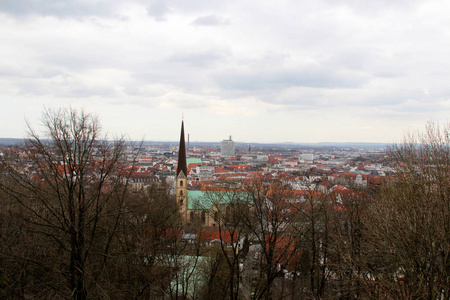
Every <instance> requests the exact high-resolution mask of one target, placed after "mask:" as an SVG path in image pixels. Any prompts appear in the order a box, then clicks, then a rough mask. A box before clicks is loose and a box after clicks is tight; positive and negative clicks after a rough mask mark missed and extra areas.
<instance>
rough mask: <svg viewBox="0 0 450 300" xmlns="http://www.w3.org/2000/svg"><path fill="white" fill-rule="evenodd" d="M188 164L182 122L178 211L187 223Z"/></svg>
mask: <svg viewBox="0 0 450 300" xmlns="http://www.w3.org/2000/svg"><path fill="white" fill-rule="evenodd" d="M187 175H188V174H187V163H186V145H185V142H184V121H181V136H180V146H179V148H178V167H177V176H176V180H177V189H176V198H177V204H178V209H179V211H180V214H181V220H182V222H183V223H184V224H186V223H187V221H188V218H187Z"/></svg>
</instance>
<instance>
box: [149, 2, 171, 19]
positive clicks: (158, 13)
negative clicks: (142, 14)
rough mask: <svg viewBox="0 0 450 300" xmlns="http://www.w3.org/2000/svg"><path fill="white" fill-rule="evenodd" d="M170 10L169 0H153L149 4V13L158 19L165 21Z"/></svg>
mask: <svg viewBox="0 0 450 300" xmlns="http://www.w3.org/2000/svg"><path fill="white" fill-rule="evenodd" d="M170 11H171V10H170V8H169V7H168V6H167V2H166V1H162V0H157V1H153V2H152V3H151V4H150V5H148V6H147V15H149V16H151V17H154V18H155V20H157V21H165V20H166V15H167V14H168V13H169V12H170Z"/></svg>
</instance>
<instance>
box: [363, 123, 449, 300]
mask: <svg viewBox="0 0 450 300" xmlns="http://www.w3.org/2000/svg"><path fill="white" fill-rule="evenodd" d="M391 155H392V159H393V160H394V161H395V162H396V163H397V166H398V167H397V176H396V180H395V181H391V182H390V183H389V184H387V185H386V186H385V187H384V188H382V189H381V190H380V192H379V194H378V196H377V198H376V200H375V201H373V205H372V206H371V211H370V213H371V220H370V221H371V222H370V223H369V225H370V230H371V231H370V234H371V235H370V236H369V238H370V239H371V241H372V243H373V248H372V251H373V258H374V259H373V260H372V262H371V274H372V276H373V278H374V282H375V284H374V285H375V289H376V291H377V292H378V293H379V294H381V295H382V296H386V295H389V296H390V297H405V298H406V297H408V298H424V299H448V298H449V297H450V289H449V287H450V234H449V233H450V201H449V195H450V184H449V182H450V126H449V125H447V126H445V127H439V126H438V125H437V124H433V123H429V124H428V125H427V127H426V131H425V133H417V134H411V135H408V136H407V137H406V138H405V142H404V143H402V144H399V145H394V146H393V147H392V149H391ZM377 257H382V258H383V259H382V260H380V259H376V258H377Z"/></svg>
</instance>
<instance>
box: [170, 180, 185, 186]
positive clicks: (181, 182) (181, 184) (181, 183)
mask: <svg viewBox="0 0 450 300" xmlns="http://www.w3.org/2000/svg"><path fill="white" fill-rule="evenodd" d="M172 182H173V181H172ZM180 186H183V180H180Z"/></svg>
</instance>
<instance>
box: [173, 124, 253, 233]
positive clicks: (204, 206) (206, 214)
mask: <svg viewBox="0 0 450 300" xmlns="http://www.w3.org/2000/svg"><path fill="white" fill-rule="evenodd" d="M187 170H188V165H187V159H186V143H185V139H184V121H182V122H181V135H180V145H179V148H178V167H177V172H176V200H177V205H178V207H179V212H180V215H181V218H182V222H183V224H200V225H202V226H205V227H217V226H218V225H219V222H220V221H221V220H222V221H223V222H224V221H225V220H227V219H229V218H230V216H231V210H232V206H233V205H231V204H236V203H242V201H245V203H249V202H248V201H249V200H248V196H249V195H248V194H247V193H246V192H244V191H225V190H220V191H217V190H215V191H210V192H208V191H197V190H196V191H191V190H188V171H187Z"/></svg>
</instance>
